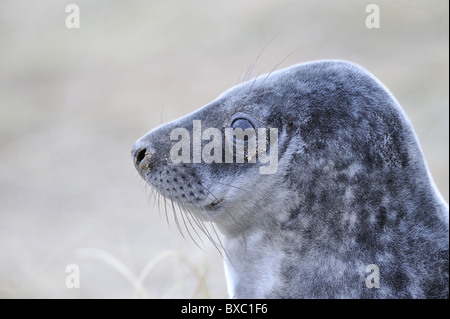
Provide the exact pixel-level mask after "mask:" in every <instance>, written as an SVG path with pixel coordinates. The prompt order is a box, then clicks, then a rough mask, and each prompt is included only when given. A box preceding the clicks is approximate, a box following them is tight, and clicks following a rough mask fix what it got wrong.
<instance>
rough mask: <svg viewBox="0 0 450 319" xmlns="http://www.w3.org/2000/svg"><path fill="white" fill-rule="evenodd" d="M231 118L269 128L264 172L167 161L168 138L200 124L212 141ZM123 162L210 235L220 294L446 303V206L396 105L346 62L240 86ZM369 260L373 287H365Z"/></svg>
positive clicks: (155, 135) (155, 133) (146, 139)
mask: <svg viewBox="0 0 450 319" xmlns="http://www.w3.org/2000/svg"><path fill="white" fill-rule="evenodd" d="M238 113H240V114H245V115H246V116H248V117H249V118H251V119H252V120H253V121H254V122H255V123H257V126H258V127H267V128H269V127H272V128H278V143H279V144H278V150H279V154H278V161H279V162H278V169H277V172H276V173H275V174H269V175H262V174H259V172H258V168H259V166H260V165H262V164H261V163H258V162H257V163H255V164H252V163H243V164H237V163H230V164H225V163H211V164H206V163H203V162H202V163H196V164H194V163H184V164H175V163H173V162H171V161H170V158H169V153H170V147H171V146H172V145H173V143H174V142H173V141H171V140H170V139H169V134H170V132H171V131H172V130H173V129H174V128H177V127H184V128H186V129H188V130H189V131H190V132H192V127H193V124H192V123H193V120H201V121H202V127H204V128H206V127H214V128H218V129H220V130H221V131H223V130H224V129H225V128H226V127H228V126H229V123H230V119H231V118H232V117H233V116H234V115H235V114H238ZM204 143H205V141H204ZM191 148H192V145H191ZM269 148H270V147H269ZM132 153H133V157H134V163H135V166H136V168H137V170H138V172H139V173H140V175H141V176H142V177H143V178H144V179H145V180H146V182H147V183H148V184H150V185H151V186H152V188H153V189H154V190H156V191H157V192H158V193H159V194H161V195H162V196H164V198H165V200H164V202H165V203H166V201H167V202H168V203H167V205H171V206H173V208H174V209H175V210H176V209H177V208H179V209H180V210H183V211H186V212H187V213H186V214H185V215H184V214H181V216H178V218H179V219H180V224H182V222H181V220H182V221H183V223H184V224H185V225H186V226H188V227H189V226H194V228H195V227H197V228H200V229H202V230H203V231H205V229H206V228H202V227H203V226H202V224H201V223H200V222H199V221H207V222H212V223H214V224H215V225H216V226H217V227H218V229H219V230H220V232H221V233H222V235H223V247H224V250H225V251H224V259H225V261H226V276H227V283H228V289H229V293H230V297H235V298H448V296H449V295H448V294H449V292H448V269H449V264H448V260H449V251H448V246H449V223H448V216H449V215H448V205H447V204H446V203H445V202H444V200H443V199H442V197H441V196H440V195H439V192H438V191H437V190H436V188H435V186H434V184H433V181H432V178H431V176H430V174H429V172H428V169H427V167H426V164H425V161H424V158H423V155H422V152H421V150H420V147H419V144H418V141H417V138H416V136H415V134H414V131H413V129H412V126H411V124H410V123H409V121H408V119H407V117H406V116H405V114H404V113H403V111H402V110H401V108H400V106H399V104H398V103H397V101H396V100H395V99H394V98H393V96H392V95H391V94H390V93H389V92H388V90H387V89H386V88H385V87H384V86H383V85H382V84H381V83H380V82H379V81H378V80H376V79H375V78H374V77H373V76H372V75H370V74H369V73H368V72H367V71H365V70H364V69H362V68H361V67H359V66H357V65H354V64H352V63H348V62H345V61H318V62H311V63H305V64H299V65H294V66H292V67H290V68H287V69H283V70H280V71H277V72H273V73H272V74H270V75H268V76H261V77H258V78H256V79H253V80H250V81H247V82H245V83H242V84H240V85H238V86H236V87H234V88H232V89H230V90H228V91H227V92H225V93H224V94H222V95H221V96H219V97H218V98H217V99H216V100H215V101H213V102H211V103H210V104H208V105H206V106H204V107H203V108H200V109H199V110H197V111H195V112H193V113H191V114H189V115H187V116H185V117H183V118H181V119H178V120H176V121H173V122H170V123H167V124H164V125H162V126H160V127H158V128H156V129H154V130H152V131H150V132H149V133H147V134H146V135H145V136H143V137H142V138H141V139H139V140H138V141H137V142H136V144H135V146H134V149H133V152H132ZM209 235H211V233H209ZM370 264H375V265H377V266H378V267H379V271H380V273H379V288H373V287H369V286H367V284H366V279H367V277H368V276H369V275H370V274H368V273H366V266H367V265H370Z"/></svg>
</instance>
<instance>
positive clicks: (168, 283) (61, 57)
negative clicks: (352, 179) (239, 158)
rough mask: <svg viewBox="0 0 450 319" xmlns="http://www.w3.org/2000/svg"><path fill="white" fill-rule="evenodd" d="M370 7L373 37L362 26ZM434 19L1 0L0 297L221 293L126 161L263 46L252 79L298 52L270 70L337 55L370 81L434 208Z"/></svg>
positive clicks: (445, 25) (191, 4)
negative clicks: (422, 161)
mask: <svg viewBox="0 0 450 319" xmlns="http://www.w3.org/2000/svg"><path fill="white" fill-rule="evenodd" d="M70 3H75V4H77V5H78V6H79V9H80V28H79V29H69V28H67V27H66V24H65V22H66V18H67V16H68V15H69V13H67V12H66V6H67V5H68V4H70ZM370 3H375V4H377V5H378V6H379V8H380V28H372V29H369V28H367V27H366V24H365V22H366V18H367V16H368V15H369V13H366V6H367V5H368V4H370ZM448 12H449V8H448V1H447V0H432V1H429V0H428V1H417V0H414V1H400V0H399V1H393V0H390V1H382V0H371V1H361V0H353V1H350V0H340V1H320V2H319V1H288V0H276V1H275V0H271V1H269V0H258V1H256V0H250V1H237V0H226V1H223V0H218V1H208V0H197V1H181V0H178V1H177V0H169V1H148V0H130V1H119V0H114V1H113V0H97V1H88V0H71V1H65V0H40V1H34V0H2V1H1V4H0V297H2V298H133V297H136V298H223V297H227V294H226V288H225V279H224V274H223V268H222V261H221V256H220V254H219V253H218V252H217V251H216V250H215V249H214V248H213V247H211V246H208V245H207V246H208V247H206V249H205V251H202V250H200V249H199V248H198V247H196V245H195V244H194V243H193V242H192V241H191V240H189V239H186V240H185V239H183V238H182V236H181V235H180V234H179V232H178V230H177V227H176V226H175V224H174V223H173V222H171V223H170V225H169V226H168V225H167V222H166V218H165V213H164V211H163V212H158V208H157V207H158V205H157V204H155V203H154V202H153V201H152V200H151V198H150V196H149V191H148V189H147V188H146V187H145V186H144V182H143V181H141V179H140V178H139V177H138V175H137V173H136V172H135V170H134V168H133V165H132V162H131V158H130V150H131V147H132V145H133V143H134V141H135V140H136V139H137V138H139V137H140V136H142V135H143V134H144V133H146V132H147V131H148V130H150V129H152V128H154V127H155V126H157V125H159V124H160V123H161V122H166V121H169V120H172V119H175V118H178V117H180V116H182V115H185V114H187V113H189V112H191V111H193V110H195V109H197V108H199V107H201V106H203V105H205V104H207V103H208V102H209V101H211V100H213V99H215V98H216V97H217V96H218V95H219V94H220V93H221V92H223V91H225V90H226V89H228V88H229V87H231V86H233V85H235V84H238V83H239V81H240V80H241V79H242V77H243V76H244V74H245V72H246V71H247V69H248V68H249V66H250V65H251V63H252V61H253V60H254V59H255V58H256V57H257V56H258V54H259V53H260V52H261V50H262V49H263V47H264V46H265V45H266V44H267V43H269V41H271V40H272V41H271V42H270V44H269V45H268V46H267V47H266V49H265V50H264V52H263V54H262V56H261V58H260V59H259V61H258V63H257V64H256V66H255V69H254V71H253V74H254V75H257V74H259V73H266V72H269V71H270V70H271V69H272V68H273V67H275V66H276V65H277V64H278V63H279V62H280V61H282V60H283V59H284V58H285V57H286V56H288V55H289V54H290V53H291V52H292V51H293V50H295V49H296V50H295V52H294V53H292V54H291V55H289V56H288V57H287V58H286V60H284V61H283V62H282V63H281V64H280V65H279V67H278V69H280V68H283V67H287V66H289V65H292V64H296V63H300V62H305V61H310V60H316V59H325V58H327V59H328V58H338V59H346V60H351V61H353V62H356V63H359V64H360V65H362V66H364V67H365V68H366V69H368V70H370V71H371V72H372V73H373V74H374V75H375V76H376V77H378V78H379V79H380V80H381V81H382V82H383V83H384V84H385V85H386V86H387V87H388V88H389V89H390V90H391V92H392V93H393V94H394V96H395V97H396V98H397V99H398V101H399V102H400V103H401V105H402V106H403V108H404V109H405V111H406V113H407V114H408V116H409V118H410V120H411V122H412V124H413V126H414V128H415V130H416V132H417V134H418V137H419V140H420V142H421V146H422V149H423V152H424V154H425V157H426V160H427V162H428V165H429V167H430V169H431V172H432V175H433V177H434V179H435V182H436V184H437V186H438V188H439V189H440V191H441V193H442V195H443V196H444V197H445V199H446V200H447V201H448V198H449V181H448V177H449V171H448V170H449V163H448V157H449V127H448V125H449V124H448V123H449V100H448V97H449V94H448V93H449V92H448V86H449V83H448V82H449V74H448V71H449V59H448V57H449V55H448V54H449V51H448V49H449V47H448V39H449V32H448V31H449V18H448ZM71 264H75V265H77V266H78V267H79V279H80V281H79V283H80V286H79V288H72V289H70V288H68V287H67V286H66V280H67V278H68V276H71V275H73V273H72V274H71V273H70V272H66V267H67V266H68V265H71ZM70 278H72V277H69V279H70ZM72 283H73V282H72ZM69 286H70V283H69Z"/></svg>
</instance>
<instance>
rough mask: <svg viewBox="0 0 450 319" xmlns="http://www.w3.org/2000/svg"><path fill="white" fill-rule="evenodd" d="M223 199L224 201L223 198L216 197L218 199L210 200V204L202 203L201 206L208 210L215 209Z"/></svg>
mask: <svg viewBox="0 0 450 319" xmlns="http://www.w3.org/2000/svg"><path fill="white" fill-rule="evenodd" d="M223 201H224V199H223V198H218V199H216V200H214V201H212V202H211V203H210V204H208V205H204V206H203V208H204V209H205V210H209V211H211V210H217V209H218V208H219V207H220V204H222V202H223Z"/></svg>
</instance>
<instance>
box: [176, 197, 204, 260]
mask: <svg viewBox="0 0 450 319" xmlns="http://www.w3.org/2000/svg"><path fill="white" fill-rule="evenodd" d="M177 205H178V208H179V209H180V212H181V217H182V218H183V222H184V225H185V227H186V230H187V232H188V234H189V237H191V239H192V241H193V242H194V243H195V245H196V246H197V247H198V248H200V249H201V250H203V251H205V249H203V248H202V247H201V246H200V244H199V243H197V240H195V238H194V237H193V236H192V234H191V232H190V231H189V228H188V225H187V224H186V222H185V217H184V216H186V219H187V220H188V223H189V225H190V226H191V228H192V230H193V231H194V232H195V234H196V235H197V237H198V239H199V240H200V242H201V243H202V245H203V247H205V244H204V243H203V240H202V238H201V237H200V235H199V233H198V232H197V230H196V228H195V226H194V225H193V224H192V222H191V217H190V215H191V214H189V213H187V214H184V213H183V211H184V210H185V209H183V207H182V206H181V204H180V203H179V202H177Z"/></svg>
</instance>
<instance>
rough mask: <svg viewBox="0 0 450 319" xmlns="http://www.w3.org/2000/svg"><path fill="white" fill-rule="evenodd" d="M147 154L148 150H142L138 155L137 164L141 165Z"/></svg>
mask: <svg viewBox="0 0 450 319" xmlns="http://www.w3.org/2000/svg"><path fill="white" fill-rule="evenodd" d="M145 152H147V150H146V149H145V148H143V149H141V150H140V151H139V152H138V153H137V155H136V164H137V165H139V164H140V163H141V162H142V160H143V159H144V157H145Z"/></svg>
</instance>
